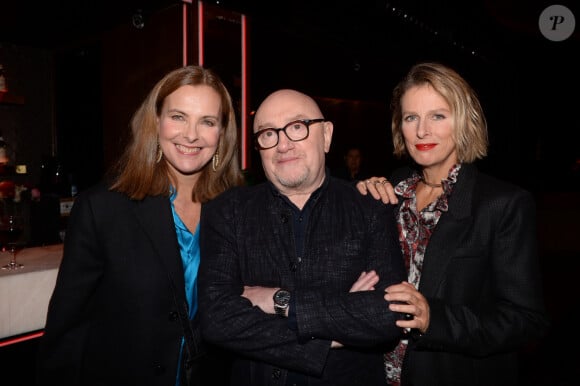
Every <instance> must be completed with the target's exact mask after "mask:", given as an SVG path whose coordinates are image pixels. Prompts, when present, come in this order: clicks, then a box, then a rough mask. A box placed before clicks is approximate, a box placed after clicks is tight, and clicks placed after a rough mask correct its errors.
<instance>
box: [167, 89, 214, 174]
mask: <svg viewBox="0 0 580 386" xmlns="http://www.w3.org/2000/svg"><path fill="white" fill-rule="evenodd" d="M220 117H221V101H220V96H219V94H218V93H217V92H216V91H215V90H214V89H213V88H211V87H210V86H206V85H196V86H190V85H186V86H181V87H179V88H178V89H177V90H175V91H174V92H172V93H171V94H169V95H168V96H167V97H166V98H165V100H164V102H163V107H162V109H161V113H160V115H159V117H158V130H159V145H160V146H161V150H162V151H163V157H164V158H165V160H166V161H167V164H168V165H169V167H170V169H172V170H173V171H174V172H175V175H176V177H177V178H181V177H183V176H192V175H194V176H195V175H197V173H199V172H200V171H201V170H202V169H203V167H204V166H205V165H207V163H208V162H209V161H210V160H211V158H212V157H213V155H214V153H215V152H216V149H217V146H218V143H219V138H220V134H221V131H222V122H221V118H220Z"/></svg>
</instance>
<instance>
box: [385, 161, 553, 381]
mask: <svg viewBox="0 0 580 386" xmlns="http://www.w3.org/2000/svg"><path fill="white" fill-rule="evenodd" d="M411 172H412V170H411V169H410V168H403V169H400V170H398V171H396V172H395V173H394V174H393V177H392V178H391V181H392V183H393V184H394V185H396V184H397V183H399V182H400V181H401V180H402V179H404V178H407V177H409V176H410V175H411ZM535 221H536V220H535V202H534V199H533V197H532V195H531V194H530V193H528V192H526V191H524V190H522V189H520V188H518V187H516V186H514V185H511V184H508V183H505V182H502V181H499V180H497V179H495V178H492V177H490V176H487V175H485V174H482V173H479V172H478V170H477V169H476V167H475V166H474V165H469V164H464V165H463V166H462V168H461V171H460V172H459V176H458V180H457V183H456V185H455V187H454V190H453V193H452V194H451V196H450V198H449V211H448V212H446V213H443V215H442V216H441V218H440V220H439V223H438V224H437V227H436V228H435V230H434V232H433V234H432V236H431V239H430V242H429V245H428V246H427V250H426V253H425V260H424V263H423V272H422V275H421V281H420V284H419V290H420V291H421V293H422V294H423V295H424V296H425V297H426V298H427V300H428V301H429V306H430V309H431V318H430V325H429V328H428V330H427V332H426V333H425V334H424V335H422V336H418V335H416V334H413V336H414V338H412V339H411V340H410V342H409V347H408V350H407V352H406V357H405V360H404V363H403V373H402V381H403V385H414V386H418V385H429V386H438V385H441V386H450V385H466V386H467V385H469V386H476V385H482V386H489V385H494V386H497V385H510V386H513V385H517V384H518V375H517V370H518V350H520V349H522V348H524V347H525V346H526V345H527V344H528V343H531V342H533V341H534V340H535V339H537V338H539V337H541V336H542V335H543V334H544V333H545V331H546V329H547V325H548V320H547V316H546V311H545V308H544V302H543V297H542V296H543V295H542V284H541V276H540V267H539V261H538V256H537V250H536V223H535Z"/></svg>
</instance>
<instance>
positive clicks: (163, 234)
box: [134, 196, 185, 297]
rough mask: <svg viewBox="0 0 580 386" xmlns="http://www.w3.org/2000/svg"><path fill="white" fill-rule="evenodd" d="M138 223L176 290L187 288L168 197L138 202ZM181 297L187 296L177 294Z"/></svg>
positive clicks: (147, 198) (136, 211)
mask: <svg viewBox="0 0 580 386" xmlns="http://www.w3.org/2000/svg"><path fill="white" fill-rule="evenodd" d="M134 209H135V210H134V212H135V216H136V218H137V221H138V222H139V223H140V224H141V226H142V227H143V230H144V232H145V233H146V234H147V235H148V237H149V240H150V241H151V245H152V246H153V250H154V252H155V255H156V256H157V257H158V259H159V261H160V262H161V264H162V265H163V266H164V267H166V269H167V273H168V275H169V278H170V280H172V281H173V284H174V287H175V288H185V283H184V278H183V265H182V262H181V253H180V251H179V244H178V242H177V235H176V233H175V226H174V225H173V224H174V222H173V214H172V212H171V206H170V203H169V199H168V198H167V197H162V196H156V197H146V198H145V199H144V200H142V201H139V202H136V203H135V208H134ZM169 257H171V258H169ZM177 295H178V296H179V297H183V296H185V294H177Z"/></svg>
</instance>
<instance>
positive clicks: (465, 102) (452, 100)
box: [391, 63, 488, 163]
mask: <svg viewBox="0 0 580 386" xmlns="http://www.w3.org/2000/svg"><path fill="white" fill-rule="evenodd" d="M425 84H428V85H429V86H431V87H432V88H433V89H434V90H435V91H437V92H438V93H439V94H440V95H441V96H442V97H443V98H444V99H445V101H446V102H447V103H448V104H449V106H450V109H451V113H452V114H453V121H454V132H453V136H454V140H455V145H456V148H457V158H458V160H459V162H462V163H471V162H474V161H475V160H477V159H481V158H483V157H485V156H486V155H487V147H488V134H487V122H486V119H485V116H484V113H483V109H482V107H481V104H480V102H479V99H478V97H477V94H476V93H475V91H474V90H473V89H472V87H471V86H470V85H469V84H468V83H467V81H465V79H463V78H462V77H461V76H460V75H459V74H458V73H457V72H456V71H454V70H453V69H451V68H449V67H446V66H444V65H442V64H439V63H419V64H416V65H414V66H413V67H411V69H410V70H409V72H408V73H407V75H405V77H404V78H403V79H402V80H401V81H400V82H399V83H398V84H397V86H395V89H394V90H393V95H392V98H391V114H392V120H391V131H392V136H393V149H394V151H393V153H394V154H395V155H396V156H397V157H399V158H401V157H403V156H405V155H408V152H407V149H406V147H405V139H404V138H403V132H402V119H403V117H402V110H401V100H402V98H403V96H404V95H405V93H406V92H407V91H408V90H409V89H410V88H412V87H416V86H422V85H425Z"/></svg>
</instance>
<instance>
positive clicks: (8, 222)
mask: <svg viewBox="0 0 580 386" xmlns="http://www.w3.org/2000/svg"><path fill="white" fill-rule="evenodd" d="M23 230H24V224H23V222H22V218H21V217H20V216H16V215H8V216H2V217H1V218H0V243H2V248H3V249H7V250H9V251H10V262H9V263H8V264H6V265H4V266H2V269H11V270H12V269H19V268H22V267H23V265H22V264H20V263H17V262H16V253H17V252H18V240H19V239H20V235H21V234H22V232H23Z"/></svg>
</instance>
